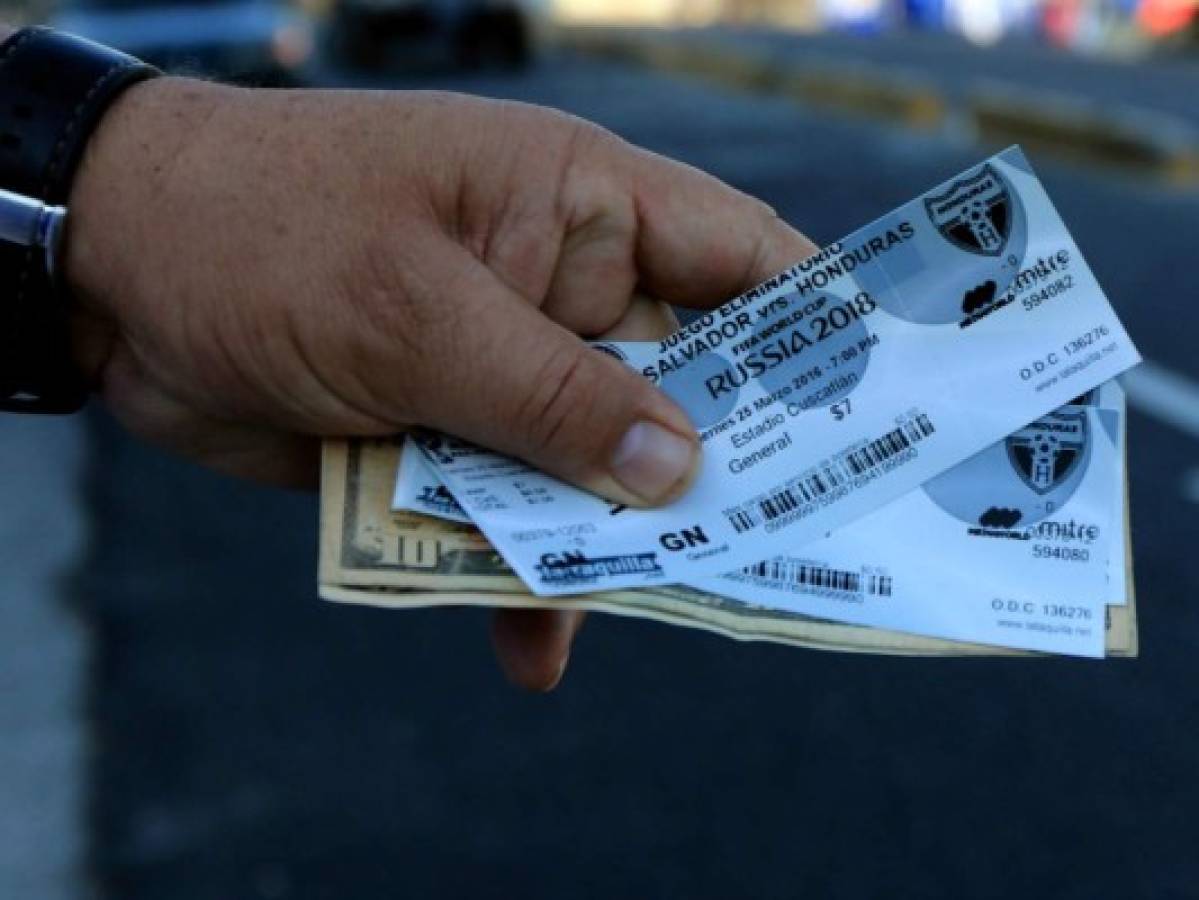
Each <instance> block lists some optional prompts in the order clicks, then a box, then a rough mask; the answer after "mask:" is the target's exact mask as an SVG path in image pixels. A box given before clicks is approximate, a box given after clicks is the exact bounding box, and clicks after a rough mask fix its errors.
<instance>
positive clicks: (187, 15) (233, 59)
mask: <svg viewBox="0 0 1199 900" xmlns="http://www.w3.org/2000/svg"><path fill="white" fill-rule="evenodd" d="M50 24H51V25H52V26H53V27H55V28H59V29H62V30H63V31H69V32H71V33H72V34H77V35H80V36H81V37H86V38H90V39H91V40H94V41H96V42H98V43H101V44H106V45H108V46H110V47H116V48H117V49H119V50H124V51H125V52H126V53H131V54H133V55H134V56H136V57H138V58H139V59H144V60H146V61H147V62H150V63H153V64H154V65H157V66H159V67H160V68H163V69H165V70H168V71H171V72H178V73H184V74H194V75H206V76H211V77H215V78H219V79H222V80H235V81H250V82H256V83H263V82H265V83H272V84H292V83H295V82H297V81H299V80H300V72H301V70H302V68H303V67H304V66H305V65H306V64H307V63H308V61H309V59H310V58H311V56H312V49H313V29H312V23H311V20H310V19H309V17H308V16H307V15H306V14H305V13H304V12H302V11H301V10H299V9H296V8H294V7H290V6H286V5H284V4H283V3H282V2H279V0H66V2H65V3H64V4H63V5H62V6H61V7H60V8H59V10H58V12H57V14H56V15H54V16H53V17H52V18H51V21H50Z"/></svg>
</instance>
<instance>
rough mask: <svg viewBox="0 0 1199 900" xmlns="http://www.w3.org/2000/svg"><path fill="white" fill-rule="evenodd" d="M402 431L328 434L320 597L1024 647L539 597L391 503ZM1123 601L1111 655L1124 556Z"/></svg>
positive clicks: (897, 648) (709, 609)
mask: <svg viewBox="0 0 1199 900" xmlns="http://www.w3.org/2000/svg"><path fill="white" fill-rule="evenodd" d="M401 446H402V438H400V437H397V438H394V439H387V440H371V441H327V442H326V443H325V446H324V453H323V461H322V482H321V532H320V569H319V571H320V574H319V580H320V585H319V588H320V594H321V596H322V597H324V598H325V599H327V600H330V601H334V602H341V603H355V604H366V605H371V606H379V607H385V608H389V609H409V608H418V607H427V606H461V605H472V606H486V607H530V608H543V609H545V608H550V609H565V608H571V609H584V610H592V611H597V612H607V613H612V614H617V615H622V616H633V617H637V618H643V619H651V620H654V621H657V622H662V623H666V624H671V625H679V626H684V627H691V628H699V629H703V630H706V631H710V632H715V633H718V634H721V635H724V636H726V637H731V638H736V639H738V640H766V641H774V642H779V643H784V644H792V645H797V646H803V647H811V648H818V649H825V650H839V651H846V652H863V653H880V654H896V655H910V656H980V655H982V656H985V655H1021V654H1023V653H1024V651H1019V650H1011V649H1005V648H999V647H994V646H988V645H984V644H975V643H967V642H960V641H950V640H940V639H936V638H930V637H922V636H919V635H912V634H906V633H903V632H898V631H893V630H887V629H878V628H869V627H865V626H860V625H852V624H844V623H839V622H833V621H829V620H825V619H821V618H819V617H816V616H811V615H806V614H802V613H797V612H792V611H786V610H779V609H772V608H770V607H768V606H765V605H761V604H756V603H752V602H744V601H739V600H736V599H733V598H729V597H724V596H720V595H718V594H713V593H709V592H706V591H702V590H698V589H694V588H687V587H680V586H662V587H654V588H648V589H637V590H625V591H611V592H600V593H595V594H590V595H577V596H570V597H558V598H543V597H535V596H533V595H532V594H530V593H529V592H528V590H527V589H526V588H525V587H524V584H523V583H522V582H521V580H520V579H519V578H518V577H516V575H515V574H514V573H513V572H512V570H511V569H510V568H508V566H507V565H506V564H505V563H504V560H503V558H502V557H501V556H500V555H499V554H498V553H497V552H496V551H495V550H494V548H492V547H491V545H490V544H489V543H488V542H487V540H486V539H485V538H484V537H483V535H482V534H481V533H480V532H479V531H478V530H477V529H475V528H473V527H472V526H469V525H464V524H457V523H453V522H447V521H445V520H444V519H439V518H434V517H431V516H426V515H422V514H420V513H415V512H410V511H406V510H401V511H395V510H393V509H392V508H391V505H392V499H393V496H394V489H395V483H396V473H397V469H398V467H399V464H400V450H401ZM1126 573H1127V579H1128V582H1127V599H1128V602H1127V604H1126V605H1125V606H1123V607H1116V606H1110V607H1108V609H1107V612H1106V616H1105V619H1106V628H1105V635H1106V637H1105V644H1106V652H1107V655H1108V656H1111V657H1130V656H1136V654H1137V628H1136V606H1135V598H1134V596H1133V592H1132V566H1131V559H1128V560H1127V568H1126Z"/></svg>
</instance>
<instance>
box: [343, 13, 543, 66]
mask: <svg viewBox="0 0 1199 900" xmlns="http://www.w3.org/2000/svg"><path fill="white" fill-rule="evenodd" d="M547 21H548V3H547V2H546V0H338V2H337V3H336V5H335V6H334V7H333V10H332V15H331V21H330V26H329V28H330V34H329V44H330V51H331V53H332V55H333V56H334V58H335V59H336V60H337V61H338V62H340V63H342V64H345V65H350V66H353V67H356V68H363V69H380V68H383V67H385V66H387V65H388V64H389V63H391V62H393V61H401V60H402V62H403V64H404V65H405V66H408V67H422V66H438V65H445V64H449V65H459V66H465V67H467V68H502V69H519V68H523V67H524V66H526V65H528V64H529V62H530V61H531V60H532V59H533V56H534V54H535V48H536V46H537V44H538V42H539V34H540V33H541V32H542V31H543V30H544V27H545V23H546V22H547Z"/></svg>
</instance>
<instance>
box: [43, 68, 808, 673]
mask: <svg viewBox="0 0 1199 900" xmlns="http://www.w3.org/2000/svg"><path fill="white" fill-rule="evenodd" d="M70 209H71V214H70V215H71V217H70V223H69V231H68V244H67V252H66V270H67V277H68V279H69V282H70V284H71V286H72V288H73V289H74V291H75V293H76V295H77V297H78V300H79V303H78V310H77V312H76V316H75V318H76V330H77V337H78V339H77V348H78V350H77V355H78V358H79V360H80V363H81V365H82V366H83V367H84V369H85V371H86V372H87V373H88V375H89V377H90V378H91V379H92V380H93V382H94V385H95V387H96V389H97V390H98V391H99V392H100V393H101V394H102V396H103V397H104V399H105V401H106V402H107V403H108V405H109V406H110V407H111V408H112V410H113V412H114V413H115V414H116V416H117V417H118V418H119V419H120V420H121V421H122V422H123V423H124V424H125V425H126V426H127V427H128V428H129V429H130V430H131V431H133V432H134V433H136V434H138V435H141V436H143V437H147V438H149V439H151V440H154V441H157V442H159V443H162V444H165V445H167V446H169V447H172V448H174V449H176V450H178V451H180V452H182V453H184V454H186V455H189V456H192V457H194V458H197V459H199V460H200V461H202V462H204V463H206V464H208V465H211V466H213V467H215V468H218V469H221V470H224V471H228V472H233V473H237V474H242V475H248V476H251V477H257V478H263V479H268V480H272V481H276V482H286V483H300V484H308V483H312V482H313V481H314V479H315V473H316V471H317V470H316V459H317V457H316V447H317V442H318V440H319V438H320V437H321V436H324V435H337V436H351V435H364V436H365V435H384V434H389V433H393V432H396V431H398V430H401V429H402V428H404V427H405V426H408V425H411V424H414V423H419V424H422V425H427V426H429V427H432V428H436V429H439V430H443V431H446V432H449V433H452V434H456V435H459V436H461V437H464V438H467V439H470V440H473V441H475V442H478V443H480V444H484V445H487V446H490V447H493V448H495V449H497V450H500V451H503V452H506V453H509V454H512V455H514V456H518V457H521V458H523V459H525V460H528V461H529V462H531V463H532V464H534V465H535V466H537V467H539V468H541V469H544V470H546V471H548V472H551V473H553V474H555V475H557V476H559V477H561V478H563V479H565V480H568V481H571V482H574V483H576V484H578V485H581V486H583V487H585V488H587V489H589V490H592V491H595V492H597V493H600V494H603V495H605V496H607V497H610V498H612V499H615V500H618V501H621V502H625V503H629V504H634V505H653V504H660V503H665V502H669V501H670V500H671V499H673V498H675V497H677V496H678V495H679V494H680V493H681V492H682V491H683V490H684V489H685V488H686V486H687V484H688V482H689V480H690V478H691V477H692V475H693V473H694V471H695V469H696V465H697V459H698V442H697V438H696V435H695V432H694V429H693V428H692V426H691V424H690V422H689V421H688V420H687V418H686V416H685V415H684V413H683V412H682V411H681V410H680V409H679V408H678V407H677V406H676V405H675V404H674V403H672V402H671V401H670V400H669V399H668V398H667V397H666V396H665V395H663V394H661V393H660V392H659V391H657V390H656V389H655V388H653V387H652V386H651V385H650V384H649V382H647V381H646V380H644V379H643V378H641V377H639V376H638V375H636V374H635V373H633V372H631V371H629V370H628V369H626V368H625V367H623V366H621V365H620V364H619V363H618V362H616V361H615V360H612V359H610V358H609V357H607V356H606V355H604V354H600V353H594V352H591V351H589V350H588V349H587V347H586V345H585V344H584V343H583V341H581V340H580V339H579V335H582V336H595V335H598V334H601V333H603V332H605V331H608V330H609V329H611V328H612V327H613V326H615V325H617V324H618V323H620V322H622V320H624V319H625V318H626V314H627V313H628V310H629V308H630V303H631V298H632V297H633V295H634V292H635V291H640V292H642V293H644V294H646V295H648V296H650V297H653V298H656V299H658V300H661V301H666V302H669V303H675V304H681V305H685V306H693V307H696V306H699V307H707V306H713V305H716V304H718V303H719V302H721V301H723V300H725V299H727V298H729V297H731V296H733V295H734V294H736V293H738V292H739V291H741V290H742V289H744V288H746V287H748V286H750V285H752V284H753V283H755V282H756V281H759V280H761V279H763V278H765V277H767V276H769V275H770V274H773V273H774V272H776V271H778V270H781V269H782V268H785V267H786V266H787V265H789V264H791V263H793V262H794V261H796V260H797V259H799V258H801V257H803V256H806V255H808V254H809V253H811V252H812V251H813V250H814V248H813V246H812V245H811V244H810V243H809V242H808V241H807V240H806V239H805V238H803V237H802V236H801V235H799V234H798V233H797V232H795V231H793V230H792V229H790V228H789V227H787V226H786V225H785V224H784V223H782V222H781V221H780V220H779V219H778V218H777V217H776V216H775V215H774V213H773V212H772V211H771V210H770V209H769V208H768V207H766V206H765V205H763V204H761V203H759V202H758V201H756V200H753V199H751V198H749V197H747V196H745V195H743V194H740V193H738V192H737V191H735V190H733V189H731V188H729V187H727V186H725V185H723V184H722V183H720V182H719V181H716V180H715V179H713V178H711V177H709V176H707V175H704V174H703V173H701V172H698V171H696V170H694V169H691V168H688V167H686V166H683V165H680V164H678V163H675V162H671V161H669V160H666V159H663V158H661V157H658V156H654V155H652V154H650V153H647V152H645V151H642V150H639V149H637V148H635V147H632V146H630V145H629V144H626V143H625V142H623V141H621V140H620V139H618V138H616V137H614V136H613V135H611V134H610V133H608V132H606V131H603V130H602V129H600V128H598V127H596V126H594V125H591V124H589V123H587V122H584V121H581V120H579V119H575V118H572V117H570V116H566V115H563V114H561V113H557V112H553V111H550V110H546V109H541V108H538V107H531V106H524V105H519V104H514V103H502V102H494V101H486V100H478V99H473V98H468V97H461V96H454V95H446V94H423V93H422V94H412V93H390V94H387V93H348V92H347V93H325V92H312V91H294V92H276V91H253V90H241V89H234V88H227V87H220V86H216V85H208V84H203V83H199V82H194V81H187V80H182V79H171V78H163V79H158V80H155V81H151V82H147V83H145V84H142V85H139V86H136V87H135V88H133V89H131V90H130V91H129V92H127V94H126V95H125V96H124V97H123V98H122V99H121V100H120V101H119V102H118V103H117V104H116V106H115V107H114V108H113V109H112V110H111V111H110V112H109V114H108V115H107V116H106V118H105V120H104V122H103V123H102V125H101V128H100V129H99V131H98V132H97V134H96V135H95V136H94V137H93V139H92V141H91V144H90V145H89V148H88V152H87V155H86V158H85V161H84V164H83V166H82V168H81V170H80V172H79V175H78V177H77V179H76V183H75V188H74V190H73V193H72V197H71V202H70ZM645 336H647V337H648V336H649V335H645ZM522 623H523V624H522ZM574 627H575V626H574V624H573V620H568V619H556V618H552V617H548V616H541V617H537V616H530V615H528V614H525V615H524V616H511V617H508V618H505V619H502V620H500V625H499V627H498V628H497V647H499V649H500V655H501V662H503V663H504V664H505V668H506V669H507V670H508V671H509V673H510V674H512V675H513V676H514V677H515V678H516V679H517V680H518V681H520V682H521V683H524V684H527V685H530V686H539V687H544V686H547V685H551V686H552V683H554V682H555V681H556V680H557V676H558V674H559V673H560V669H561V667H562V665H564V662H565V659H566V653H567V651H568V649H569V643H570V637H571V635H572V634H573V630H574ZM514 635H515V636H514Z"/></svg>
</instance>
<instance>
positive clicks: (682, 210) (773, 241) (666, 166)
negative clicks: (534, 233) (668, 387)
mask: <svg viewBox="0 0 1199 900" xmlns="http://www.w3.org/2000/svg"><path fill="white" fill-rule="evenodd" d="M632 152H633V158H632V160H631V162H630V166H631V170H630V174H631V177H632V190H633V196H634V202H635V204H636V210H637V239H636V262H637V270H638V276H639V279H640V281H639V284H640V287H641V289H642V290H645V291H646V292H647V293H649V294H651V295H652V296H654V297H658V298H660V299H662V300H665V301H667V302H668V303H673V304H676V305H678V306H688V307H696V308H708V307H713V306H717V305H719V304H720V303H723V302H724V301H726V300H729V299H732V298H733V297H735V296H737V295H738V294H740V293H742V292H744V291H746V290H748V289H749V288H751V287H753V286H754V285H755V284H758V283H760V282H762V281H765V280H766V279H767V278H769V277H770V276H771V275H775V274H777V273H779V272H781V271H782V270H783V269H786V268H787V267H789V266H792V265H794V264H795V263H797V262H799V261H800V260H801V259H804V258H806V257H808V256H811V255H812V254H813V253H815V252H816V250H817V249H818V248H817V247H816V245H815V244H813V243H812V242H811V241H810V240H808V239H807V238H806V237H805V236H804V235H803V234H801V233H800V232H799V231H796V230H795V229H794V228H792V227H791V226H790V225H788V224H787V223H786V222H784V221H783V220H782V219H781V218H779V216H778V214H777V213H776V212H775V211H774V210H773V209H772V208H771V207H770V206H768V205H767V204H765V203H763V202H762V201H761V200H758V199H756V198H754V197H751V196H749V195H748V194H745V193H742V192H741V191H738V190H736V189H735V188H733V187H730V186H729V185H727V184H725V183H724V182H722V181H720V180H719V179H717V178H714V177H713V176H711V175H708V174H707V173H706V172H701V171H700V170H699V169H696V168H693V167H692V166H688V165H685V164H684V163H680V162H676V161H674V160H670V159H666V158H665V157H662V156H658V155H657V154H654V153H650V152H649V151H647V150H640V149H636V148H632Z"/></svg>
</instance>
